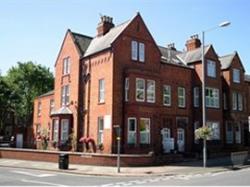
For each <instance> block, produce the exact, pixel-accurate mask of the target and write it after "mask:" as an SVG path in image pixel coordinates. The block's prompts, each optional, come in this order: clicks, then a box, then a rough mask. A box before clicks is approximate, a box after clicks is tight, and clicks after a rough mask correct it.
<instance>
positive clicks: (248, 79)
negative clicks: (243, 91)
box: [245, 74, 250, 82]
mask: <svg viewBox="0 0 250 187" xmlns="http://www.w3.org/2000/svg"><path fill="white" fill-rule="evenodd" d="M245 81H246V82H250V75H247V74H245Z"/></svg>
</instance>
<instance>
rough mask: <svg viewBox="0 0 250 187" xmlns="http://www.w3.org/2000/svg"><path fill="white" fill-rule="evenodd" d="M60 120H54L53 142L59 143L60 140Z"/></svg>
mask: <svg viewBox="0 0 250 187" xmlns="http://www.w3.org/2000/svg"><path fill="white" fill-rule="evenodd" d="M58 132H59V120H58V119H54V120H53V141H55V142H58V139H59V133H58Z"/></svg>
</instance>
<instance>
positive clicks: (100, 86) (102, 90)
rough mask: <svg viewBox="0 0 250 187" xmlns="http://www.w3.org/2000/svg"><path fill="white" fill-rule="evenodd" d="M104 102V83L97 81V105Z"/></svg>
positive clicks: (102, 80) (101, 80)
mask: <svg viewBox="0 0 250 187" xmlns="http://www.w3.org/2000/svg"><path fill="white" fill-rule="evenodd" d="M104 100H105V82H104V79H100V80H99V98H98V102H99V103H104Z"/></svg>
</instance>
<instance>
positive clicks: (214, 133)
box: [207, 122, 220, 140]
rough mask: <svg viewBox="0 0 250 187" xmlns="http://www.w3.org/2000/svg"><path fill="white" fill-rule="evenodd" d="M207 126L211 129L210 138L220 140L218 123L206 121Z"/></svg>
mask: <svg viewBox="0 0 250 187" xmlns="http://www.w3.org/2000/svg"><path fill="white" fill-rule="evenodd" d="M207 126H208V127H209V128H211V129H212V137H211V138H210V140H220V124H219V123H218V122H207Z"/></svg>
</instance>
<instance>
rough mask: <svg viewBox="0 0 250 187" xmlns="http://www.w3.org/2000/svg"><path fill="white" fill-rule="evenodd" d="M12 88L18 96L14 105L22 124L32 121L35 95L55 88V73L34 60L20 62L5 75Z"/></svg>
mask: <svg viewBox="0 0 250 187" xmlns="http://www.w3.org/2000/svg"><path fill="white" fill-rule="evenodd" d="M5 79H6V82H7V84H8V85H9V87H10V89H11V90H13V92H14V93H15V95H17V96H18V100H16V101H15V102H14V103H13V105H14V110H15V115H16V117H17V119H18V121H19V122H21V124H20V125H23V126H27V125H30V124H31V122H32V114H33V101H34V99H35V97H37V96H39V95H41V94H43V93H45V92H48V91H50V90H52V89H53V82H54V78H53V74H52V73H51V72H50V71H49V68H47V67H44V66H41V65H37V64H34V63H33V62H31V61H29V62H24V63H22V62H18V63H17V66H14V67H12V68H11V69H10V70H9V71H8V73H7V76H6V77H5Z"/></svg>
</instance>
